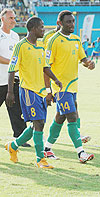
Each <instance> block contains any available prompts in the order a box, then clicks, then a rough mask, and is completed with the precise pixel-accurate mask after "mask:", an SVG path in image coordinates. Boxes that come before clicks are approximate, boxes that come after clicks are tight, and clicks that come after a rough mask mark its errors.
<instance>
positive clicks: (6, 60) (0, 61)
mask: <svg viewBox="0 0 100 197" xmlns="http://www.w3.org/2000/svg"><path fill="white" fill-rule="evenodd" d="M9 62H10V59H7V58H5V57H2V56H0V63H1V64H9Z"/></svg>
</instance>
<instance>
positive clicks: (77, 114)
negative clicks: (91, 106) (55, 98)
mask: <svg viewBox="0 0 100 197" xmlns="http://www.w3.org/2000/svg"><path fill="white" fill-rule="evenodd" d="M74 95H75V96H74V100H75V107H76V116H77V127H78V130H79V132H80V117H79V113H78V107H77V101H76V94H74ZM80 137H81V140H82V143H86V142H88V141H90V140H91V137H90V136H83V135H81V134H80Z"/></svg>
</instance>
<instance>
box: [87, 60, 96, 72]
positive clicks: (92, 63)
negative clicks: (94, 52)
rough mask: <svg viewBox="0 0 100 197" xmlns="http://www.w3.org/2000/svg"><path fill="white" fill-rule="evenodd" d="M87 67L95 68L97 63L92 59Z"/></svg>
mask: <svg viewBox="0 0 100 197" xmlns="http://www.w3.org/2000/svg"><path fill="white" fill-rule="evenodd" d="M87 67H88V69H90V70H93V69H94V68H95V63H94V62H93V61H92V60H88V61H87Z"/></svg>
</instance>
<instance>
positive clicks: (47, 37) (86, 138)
mask: <svg viewBox="0 0 100 197" xmlns="http://www.w3.org/2000/svg"><path fill="white" fill-rule="evenodd" d="M60 28H61V26H60V24H59V18H58V19H57V26H56V28H55V29H53V30H50V31H48V32H46V33H45V34H44V36H43V38H42V42H43V44H44V47H45V48H46V45H47V42H48V39H49V38H50V37H52V36H53V35H54V34H55V33H56V32H57V31H58V30H60ZM44 78H45V82H46V85H47V86H48V88H49V87H50V82H49V83H48V81H49V80H48V77H47V76H46V74H45V73H44ZM48 90H49V89H48ZM50 91H51V89H50ZM52 100H53V102H54V98H53V99H52ZM46 101H47V105H51V96H50V94H48V96H47V97H46ZM75 107H76V113H77V126H78V130H79V131H80V117H79V114H78V107H77V100H75ZM80 137H81V140H82V143H86V142H88V141H90V139H91V137H90V136H83V135H80ZM49 157H53V159H54V158H55V159H56V156H55V155H54V154H52V152H51V155H50V152H49Z"/></svg>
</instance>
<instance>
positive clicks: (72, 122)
mask: <svg viewBox="0 0 100 197" xmlns="http://www.w3.org/2000/svg"><path fill="white" fill-rule="evenodd" d="M67 102H68V105H69V113H67V111H66V114H65V116H66V118H67V121H68V125H67V127H68V133H69V136H70V138H71V140H72V142H73V144H74V147H75V148H76V151H77V153H78V157H79V161H80V162H83V163H85V162H86V161H88V160H91V159H93V157H94V155H93V154H90V155H88V154H87V153H85V151H84V149H83V147H82V141H81V137H80V132H79V130H78V127H77V113H76V107H75V102H74V94H71V93H69V98H68V99H67Z"/></svg>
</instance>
